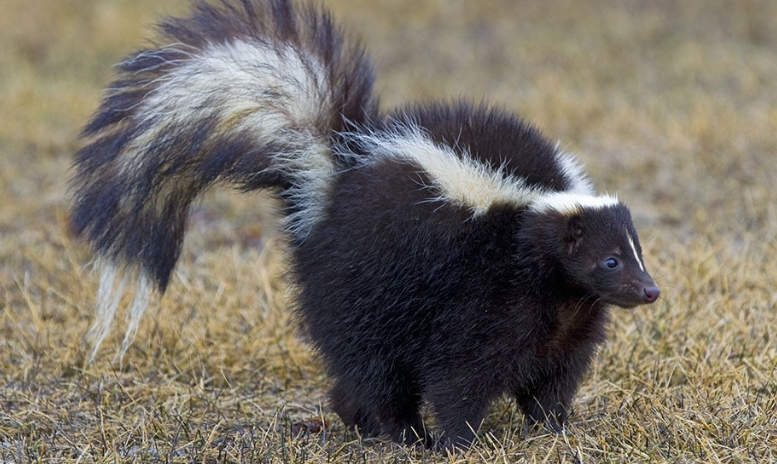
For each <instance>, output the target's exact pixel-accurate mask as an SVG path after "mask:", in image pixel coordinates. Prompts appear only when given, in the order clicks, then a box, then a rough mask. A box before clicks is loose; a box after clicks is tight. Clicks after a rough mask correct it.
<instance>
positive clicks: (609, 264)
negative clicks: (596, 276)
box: [604, 258, 619, 269]
mask: <svg viewBox="0 0 777 464" xmlns="http://www.w3.org/2000/svg"><path fill="white" fill-rule="evenodd" d="M618 264H619V263H618V260H617V259H615V258H607V259H605V260H604V267H606V268H607V269H615V268H616V267H618Z"/></svg>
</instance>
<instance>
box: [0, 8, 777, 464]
mask: <svg viewBox="0 0 777 464" xmlns="http://www.w3.org/2000/svg"><path fill="white" fill-rule="evenodd" d="M324 3H325V4H326V5H327V6H328V7H329V8H330V9H331V10H333V12H334V14H335V16H336V17H337V18H339V20H340V22H341V23H342V24H343V25H344V27H345V28H346V29H347V30H349V31H351V32H352V34H353V35H355V36H356V37H359V38H360V39H361V40H362V41H363V42H364V44H365V45H366V46H367V48H368V49H369V50H370V52H371V53H372V54H373V56H374V57H375V61H376V67H377V72H378V75H379V79H378V83H377V88H378V90H379V92H380V94H381V96H382V104H383V105H384V107H387V108H389V107H394V106H397V105H401V104H402V103H403V102H407V101H412V100H428V99H445V98H451V97H462V96H464V97H469V98H472V99H474V100H481V99H482V100H486V101H490V102H493V103H494V104H498V105H501V106H503V107H505V108H508V109H510V110H512V111H516V112H518V113H520V114H522V115H523V116H524V117H525V118H526V119H528V120H529V121H531V122H533V123H535V124H536V125H537V126H539V127H540V128H541V129H542V130H543V132H544V133H546V134H547V135H548V136H549V137H551V138H553V139H558V141H559V143H560V144H561V145H562V146H563V147H564V149H565V150H567V151H571V152H575V153H577V154H578V156H579V159H580V160H581V161H582V162H583V163H585V164H586V165H587V169H588V173H589V174H590V176H591V178H592V179H593V180H594V182H595V184H596V186H597V188H598V189H599V191H600V192H609V193H617V195H618V196H619V198H620V199H621V200H623V201H624V202H626V203H627V204H629V205H630V206H631V209H632V212H633V214H634V216H635V222H636V226H637V229H638V230H639V232H640V237H641V240H642V243H643V247H644V255H645V261H646V264H647V267H648V268H649V270H650V271H651V273H652V275H653V277H654V278H655V279H656V281H657V282H658V283H659V285H661V287H662V290H663V293H662V296H661V299H660V300H659V302H658V303H656V304H654V305H652V306H650V307H641V308H637V309H634V310H617V309H616V310H614V311H613V315H612V323H611V325H610V327H609V330H608V343H607V344H606V345H605V346H604V347H603V348H602V349H601V351H600V353H599V355H598V356H597V358H596V360H595V363H594V365H593V368H592V369H591V372H590V373H589V375H588V376H587V377H586V379H585V381H584V383H583V386H582V389H581V390H580V392H579V394H578V396H577V398H576V400H575V403H574V411H573V414H572V415H571V420H570V424H569V427H568V429H567V431H566V433H565V434H564V435H560V436H556V435H550V434H547V433H544V432H543V431H538V432H524V431H523V426H522V418H521V416H520V413H519V412H518V411H517V409H516V407H515V405H514V404H513V403H512V402H510V401H509V400H504V401H499V402H498V403H497V404H495V405H494V407H493V409H492V413H491V415H490V416H489V417H488V419H487V420H486V422H485V423H484V424H483V426H482V427H481V433H480V442H479V443H478V444H477V445H476V446H475V447H474V448H473V449H472V450H471V451H469V452H467V453H463V454H461V455H453V456H448V455H446V454H444V453H437V454H434V453H430V452H428V451H424V450H419V449H414V448H406V447H403V446H398V445H393V444H390V443H386V442H383V441H380V440H377V441H374V440H373V441H365V440H360V438H359V437H358V435H357V434H355V433H353V432H351V431H347V430H344V427H343V426H342V423H341V422H340V420H339V419H338V417H337V416H336V415H334V414H333V413H332V412H331V410H330V409H329V408H328V407H327V405H326V402H325V392H326V389H327V383H328V380H327V378H326V376H325V374H324V373H323V371H322V369H321V365H320V363H319V362H318V360H317V358H316V356H315V353H313V352H311V351H310V349H309V348H308V346H307V345H306V344H305V341H304V337H302V336H301V335H300V334H299V332H298V331H297V330H296V327H295V324H294V321H293V320H291V317H290V315H289V312H288V310H287V309H286V307H287V305H288V301H289V296H290V292H291V291H292V290H291V289H289V288H288V286H287V285H286V283H285V282H284V279H283V260H282V257H283V250H282V245H281V244H280V243H279V240H278V239H277V237H275V236H274V235H273V233H272V228H273V219H272V215H271V214H270V212H271V210H272V208H271V207H269V206H268V200H267V198H265V197H263V196H260V195H249V196H246V195H242V196H241V195H238V194H235V193H232V192H226V191H220V192H213V193H210V194H208V195H206V197H205V198H204V199H203V200H202V202H201V203H200V204H199V205H198V206H197V207H196V208H195V210H194V212H193V215H192V220H191V224H190V230H191V232H190V234H189V237H188V239H187V242H186V245H185V249H184V253H183V256H182V259H181V261H180V262H179V265H178V267H177V269H176V271H175V275H174V278H173V280H172V283H171V285H170V288H169V290H168V292H167V293H166V294H165V296H164V297H163V298H161V299H160V298H157V299H156V300H155V301H154V303H153V304H152V307H151V308H150V310H149V314H147V317H146V318H145V319H144V320H143V323H142V324H141V327H140V330H139V332H138V336H137V339H136V341H135V343H134V345H133V346H132V347H131V349H130V350H129V351H128V353H127V355H126V356H125V357H124V358H123V360H122V361H121V362H119V361H118V360H116V359H114V357H113V355H114V354H115V353H116V350H117V348H118V346H119V344H120V342H121V335H122V329H123V327H124V325H123V321H120V323H119V324H118V327H117V330H116V331H115V333H113V334H112V336H111V337H109V339H108V340H106V342H105V343H104V345H103V347H102V349H101V350H100V352H99V353H98V356H97V358H96V360H95V362H94V363H92V364H89V363H87V362H86V361H87V359H88V357H89V346H88V345H86V344H85V342H84V336H85V334H86V332H87V330H88V327H89V324H90V323H91V321H92V319H93V315H92V305H93V302H94V294H95V289H96V283H97V282H96V281H97V277H96V275H94V274H93V273H92V272H91V267H90V259H91V258H90V255H89V252H88V249H87V248H86V247H85V245H84V244H82V243H80V242H78V241H76V240H75V239H74V238H73V237H72V235H71V234H70V233H69V231H68V227H67V215H68V195H67V178H68V175H69V165H70V160H71V156H72V154H73V152H75V151H76V150H77V149H78V147H79V146H80V142H79V140H78V132H79V129H80V127H81V126H82V125H83V124H84V123H85V122H86V120H87V119H88V117H89V115H90V114H91V112H92V111H94V109H95V108H96V105H97V102H98V101H99V98H100V94H101V89H102V88H103V87H104V86H105V85H106V84H107V83H108V82H109V80H110V79H111V77H112V76H113V69H112V65H113V64H114V63H115V62H116V61H118V60H119V59H120V58H121V57H122V56H123V55H125V54H127V53H129V52H131V51H132V50H134V49H136V48H137V47H140V46H143V45H144V44H147V43H148V39H150V38H151V37H152V36H153V32H152V30H151V28H150V27H149V26H150V25H151V24H152V23H153V21H154V18H155V17H157V15H159V14H176V13H182V12H184V11H185V10H186V4H185V1H184V0H170V1H166V2H158V1H155V0H3V6H2V10H3V14H2V15H0V161H1V162H2V166H1V167H0V461H2V462H149V461H171V462H295V463H297V462H460V463H474V462H497V461H499V462H546V461H551V462H773V461H775V460H777V289H776V288H775V286H776V285H777V261H775V259H774V256H775V255H776V254H777V238H776V237H777V208H776V205H777V202H776V200H777V54H776V53H775V50H777V2H773V1H770V0H741V1H739V0H726V1H724V0H684V1H679V2H675V1H669V0H661V1H655V2H640V1H637V0H627V1H623V2H607V1H605V0H550V1H546V2H529V1H523V0H522V1H513V0H483V1H479V2H468V1H464V0H435V1H428V2H419V1H417V0H412V1H411V0H393V1H389V0H387V1H383V2H363V1H361V0H329V1H325V2H324ZM322 423H323V424H324V425H325V427H324V430H319V429H320V425H321V424H322Z"/></svg>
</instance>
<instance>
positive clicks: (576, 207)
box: [529, 192, 618, 215]
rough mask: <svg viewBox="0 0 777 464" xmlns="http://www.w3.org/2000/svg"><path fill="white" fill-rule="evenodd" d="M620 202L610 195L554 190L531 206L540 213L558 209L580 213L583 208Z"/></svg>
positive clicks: (600, 206) (607, 205) (558, 210)
mask: <svg viewBox="0 0 777 464" xmlns="http://www.w3.org/2000/svg"><path fill="white" fill-rule="evenodd" d="M617 204H618V199H617V198H616V197H612V196H609V195H599V196H594V195H581V194H578V193H571V192H552V193H548V194H545V195H542V196H541V197H539V198H537V199H535V200H534V201H533V202H532V203H531V205H530V206H529V208H530V209H531V210H532V211H535V212H538V213H545V212H549V211H556V212H559V213H561V214H564V215H572V214H576V213H579V212H580V211H581V210H582V209H601V208H607V207H610V206H615V205H617Z"/></svg>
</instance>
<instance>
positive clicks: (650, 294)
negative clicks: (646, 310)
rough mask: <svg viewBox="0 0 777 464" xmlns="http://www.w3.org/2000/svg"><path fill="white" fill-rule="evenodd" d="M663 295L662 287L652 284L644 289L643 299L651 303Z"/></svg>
mask: <svg viewBox="0 0 777 464" xmlns="http://www.w3.org/2000/svg"><path fill="white" fill-rule="evenodd" d="M659 295H661V289H660V288H658V286H657V285H651V286H649V287H645V288H643V289H642V301H643V302H645V303H647V304H650V303H652V302H654V301H656V300H657V299H658V296H659Z"/></svg>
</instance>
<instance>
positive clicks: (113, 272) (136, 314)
mask: <svg viewBox="0 0 777 464" xmlns="http://www.w3.org/2000/svg"><path fill="white" fill-rule="evenodd" d="M97 268H99V269H100V286H99V288H98V291H97V302H96V308H95V309H96V312H97V318H96V319H95V322H94V323H93V324H92V327H91V328H90V329H89V333H88V334H87V337H88V338H89V340H90V341H91V344H92V354H91V356H90V357H89V362H93V361H94V358H95V356H96V355H97V350H98V349H99V348H100V345H101V344H102V342H103V340H105V337H107V336H108V333H109V332H110V329H111V326H112V325H113V321H114V319H115V318H116V310H117V308H118V306H119V303H120V302H121V299H122V297H123V296H124V293H125V289H126V286H127V281H128V280H131V279H132V278H133V277H135V281H136V282H135V298H134V300H133V302H132V305H131V306H130V310H129V311H128V312H127V315H126V320H127V331H126V332H125V334H124V340H123V341H122V343H121V348H120V350H119V352H118V353H117V354H116V358H114V359H118V360H121V358H122V357H123V356H124V353H125V352H126V351H127V349H128V348H129V347H130V345H132V341H133V340H134V339H135V334H136V333H137V331H138V325H139V324H140V320H141V319H142V317H143V314H144V313H145V311H146V308H147V307H148V300H149V296H150V294H151V288H152V284H151V278H150V277H149V276H148V274H147V273H146V272H145V271H142V270H141V271H136V272H133V271H131V270H127V269H125V268H123V267H121V266H117V265H116V264H114V263H112V262H109V261H106V262H98V263H97ZM133 274H137V276H134V275H133Z"/></svg>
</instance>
